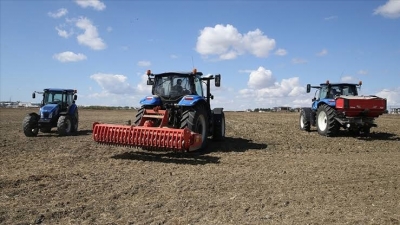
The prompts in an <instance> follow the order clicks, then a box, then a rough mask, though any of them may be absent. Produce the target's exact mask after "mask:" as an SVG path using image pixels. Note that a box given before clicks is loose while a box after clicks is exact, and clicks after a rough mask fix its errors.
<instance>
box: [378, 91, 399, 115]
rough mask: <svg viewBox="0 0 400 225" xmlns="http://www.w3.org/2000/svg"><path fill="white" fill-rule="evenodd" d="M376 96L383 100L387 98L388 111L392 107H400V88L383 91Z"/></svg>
mask: <svg viewBox="0 0 400 225" xmlns="http://www.w3.org/2000/svg"><path fill="white" fill-rule="evenodd" d="M375 95H376V96H379V97H381V98H386V100H387V106H388V110H389V109H390V107H391V106H396V107H400V87H398V88H393V89H383V90H381V91H379V92H378V93H376V94H375Z"/></svg>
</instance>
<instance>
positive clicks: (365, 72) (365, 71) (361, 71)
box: [357, 70, 368, 75]
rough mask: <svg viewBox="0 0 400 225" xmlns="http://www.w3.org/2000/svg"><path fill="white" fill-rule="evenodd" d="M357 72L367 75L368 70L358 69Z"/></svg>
mask: <svg viewBox="0 0 400 225" xmlns="http://www.w3.org/2000/svg"><path fill="white" fill-rule="evenodd" d="M357 73H358V74H360V75H367V74H368V70H359V71H358V72H357Z"/></svg>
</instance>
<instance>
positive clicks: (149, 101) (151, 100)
mask: <svg viewBox="0 0 400 225" xmlns="http://www.w3.org/2000/svg"><path fill="white" fill-rule="evenodd" d="M140 104H141V105H161V98H160V97H158V96H157V95H149V96H146V97H145V98H143V99H142V100H140Z"/></svg>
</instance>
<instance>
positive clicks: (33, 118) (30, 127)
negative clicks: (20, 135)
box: [22, 113, 39, 137]
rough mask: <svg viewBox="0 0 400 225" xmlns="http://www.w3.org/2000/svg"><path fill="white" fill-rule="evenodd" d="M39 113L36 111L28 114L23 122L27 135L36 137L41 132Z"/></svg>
mask: <svg viewBox="0 0 400 225" xmlns="http://www.w3.org/2000/svg"><path fill="white" fill-rule="evenodd" d="M38 123H39V115H38V114H36V113H31V114H29V115H27V116H26V117H25V119H24V121H23V122H22V129H23V130H24V134H25V136H27V137H36V136H37V135H38V133H39V127H38Z"/></svg>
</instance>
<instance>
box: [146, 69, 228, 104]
mask: <svg viewBox="0 0 400 225" xmlns="http://www.w3.org/2000/svg"><path fill="white" fill-rule="evenodd" d="M147 75H148V80H147V84H148V85H152V95H151V96H147V97H145V98H144V99H142V100H141V101H140V104H142V105H145V106H146V105H147V106H157V105H159V106H163V107H168V105H171V104H172V105H175V104H177V105H180V106H189V105H190V106H192V105H193V104H194V103H196V102H197V101H200V100H204V101H206V102H207V104H208V105H210V99H213V98H214V96H213V95H212V94H211V92H210V85H211V82H210V81H211V80H213V79H214V80H215V86H216V87H219V86H220V82H221V75H219V74H217V75H211V76H203V73H202V72H197V70H196V69H193V71H192V72H165V73H160V74H153V73H151V71H150V70H148V71H147ZM203 83H204V84H205V87H206V90H203Z"/></svg>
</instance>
